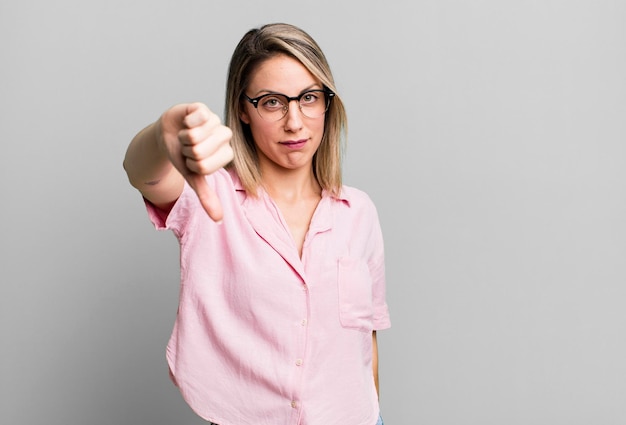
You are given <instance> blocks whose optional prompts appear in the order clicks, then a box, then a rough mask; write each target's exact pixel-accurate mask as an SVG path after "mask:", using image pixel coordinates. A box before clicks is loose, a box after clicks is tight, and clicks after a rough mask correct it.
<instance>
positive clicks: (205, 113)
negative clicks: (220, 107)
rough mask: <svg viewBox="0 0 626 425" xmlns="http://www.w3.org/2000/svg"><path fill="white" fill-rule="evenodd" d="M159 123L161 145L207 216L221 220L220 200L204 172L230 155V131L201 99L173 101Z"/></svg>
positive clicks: (231, 153)
mask: <svg viewBox="0 0 626 425" xmlns="http://www.w3.org/2000/svg"><path fill="white" fill-rule="evenodd" d="M158 125H159V130H160V131H158V133H157V134H159V136H160V137H158V142H159V144H160V146H161V148H163V149H164V150H165V152H166V153H167V155H168V157H169V159H170V161H171V162H172V164H173V165H174V167H175V168H176V169H177V170H178V171H179V172H180V174H181V175H182V176H183V177H184V178H185V180H187V182H188V183H189V186H191V188H192V189H193V190H194V191H195V192H196V194H197V195H198V199H199V200H200V204H201V205H202V207H203V208H204V210H205V211H206V212H207V214H208V215H209V217H211V219H213V220H214V221H216V222H220V221H221V220H222V217H223V215H224V213H223V210H222V204H221V202H220V200H219V198H218V197H217V195H216V194H215V192H213V190H212V189H211V188H210V187H209V185H208V184H207V182H206V180H205V178H204V176H206V175H208V174H211V173H213V172H215V171H217V170H219V169H220V168H222V167H223V166H224V165H226V164H228V163H229V162H230V161H231V160H232V159H233V150H232V148H231V146H230V139H231V137H232V131H231V130H230V128H228V127H226V126H224V125H222V124H221V121H220V118H219V117H218V116H217V115H215V114H214V113H213V112H212V111H211V110H209V108H208V107H207V106H206V105H204V104H202V103H191V104H181V105H176V106H174V107H172V108H170V109H168V110H167V111H166V112H165V113H164V114H163V115H162V116H161V118H160V120H159V123H158Z"/></svg>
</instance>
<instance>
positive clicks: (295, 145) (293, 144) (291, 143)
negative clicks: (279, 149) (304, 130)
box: [280, 139, 307, 149]
mask: <svg viewBox="0 0 626 425" xmlns="http://www.w3.org/2000/svg"><path fill="white" fill-rule="evenodd" d="M306 142H307V139H300V140H285V141H284V142H280V144H281V145H283V146H285V147H287V148H289V149H300V148H302V147H303V146H304V145H305V144H306Z"/></svg>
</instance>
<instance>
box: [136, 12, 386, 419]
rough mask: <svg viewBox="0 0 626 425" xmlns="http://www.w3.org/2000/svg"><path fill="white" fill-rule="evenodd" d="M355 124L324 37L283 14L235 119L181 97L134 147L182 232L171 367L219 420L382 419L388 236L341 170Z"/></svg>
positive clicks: (243, 45) (232, 86)
mask: <svg viewBox="0 0 626 425" xmlns="http://www.w3.org/2000/svg"><path fill="white" fill-rule="evenodd" d="M345 130H346V114H345V110H344V107H343V103H342V101H341V97H340V96H339V94H338V92H337V90H336V87H335V84H334V81H333V77H332V74H331V71H330V68H329V65H328V63H327V61H326V58H325V57H324V54H323V53H322V51H321V49H320V47H319V46H318V45H317V43H316V42H315V41H314V40H313V39H312V38H311V37H310V36H309V35H308V34H307V33H305V32H304V31H302V30H301V29H299V28H297V27H294V26H292V25H287V24H270V25H265V26H263V27H261V28H258V29H253V30H250V31H249V32H247V33H246V34H245V35H244V37H243V38H242V39H241V41H240V42H239V44H238V45H237V47H236V49H235V51H234V53H233V56H232V59H231V63H230V68H229V75H228V82H227V91H226V108H225V123H224V125H223V124H222V123H221V122H220V119H219V118H218V117H217V116H216V115H215V114H214V113H213V112H211V111H210V110H209V109H208V108H207V107H206V106H205V105H203V104H200V103H194V104H180V105H176V106H174V107H172V108H170V109H169V110H167V111H165V112H164V113H163V115H162V116H161V117H160V118H159V119H158V120H157V121H156V122H154V123H153V124H151V125H149V126H148V127H146V128H145V129H143V130H142V131H141V132H139V133H138V134H137V136H135V138H134V139H133V140H132V142H131V143H130V145H129V147H128V150H127V153H126V157H125V159H124V168H125V170H126V172H127V174H128V178H129V180H130V182H131V184H132V185H133V186H134V187H136V188H137V189H138V190H139V191H140V192H141V194H142V195H143V197H144V199H145V203H146V207H147V210H148V214H149V217H150V219H151V221H152V223H153V224H154V225H155V227H156V228H157V229H168V230H171V231H172V232H173V233H174V234H175V235H176V237H177V238H178V240H179V242H180V249H181V256H180V259H181V260H180V261H181V264H180V265H181V291H180V300H179V309H178V314H177V317H176V321H175V324H174V329H173V332H172V335H171V338H170V341H169V343H168V346H167V361H168V364H169V367H170V375H171V377H172V380H173V381H174V383H175V384H176V385H177V386H178V388H179V389H180V391H181V394H182V396H183V398H184V399H185V401H186V402H187V403H188V404H189V406H190V407H191V408H192V409H193V410H194V411H195V412H196V413H197V414H198V415H199V416H200V417H202V418H204V419H205V420H207V421H209V423H214V424H219V425H289V424H293V425H329V424H330V425H333V424H341V425H375V424H382V418H381V417H380V411H379V405H378V355H377V343H376V331H377V330H381V329H385V328H388V327H389V326H390V321H389V313H388V308H387V304H386V301H385V266H384V250H383V238H382V234H381V229H380V224H379V220H378V216H377V212H376V208H375V206H374V204H373V203H372V201H371V200H370V198H369V197H368V196H367V195H366V194H365V193H363V192H362V191H359V190H357V189H355V188H352V187H348V186H345V185H343V184H342V179H341V177H342V176H341V153H342V150H343V148H342V142H343V139H344V136H345Z"/></svg>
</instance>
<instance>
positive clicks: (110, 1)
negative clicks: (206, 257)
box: [0, 0, 626, 425]
mask: <svg viewBox="0 0 626 425" xmlns="http://www.w3.org/2000/svg"><path fill="white" fill-rule="evenodd" d="M273 21H287V22H291V23H294V24H296V25H299V26H301V27H302V28H304V29H305V30H307V31H309V32H310V33H311V34H312V35H313V36H314V37H315V38H316V39H317V40H318V41H319V43H320V44H321V46H322V48H323V49H324V50H325V52H326V53H327V56H328V58H329V60H330V62H331V66H332V68H333V71H334V73H335V76H336V80H337V83H338V86H339V91H340V92H341V94H342V95H343V96H344V98H345V99H346V102H347V107H348V112H349V117H350V119H351V121H350V123H351V126H350V135H349V147H348V156H347V160H346V164H345V166H346V174H345V175H346V183H347V184H350V185H353V186H357V187H359V188H361V189H363V190H365V191H367V192H368V193H369V194H370V195H371V196H372V198H373V199H374V200H375V202H376V204H377V206H378V208H379V213H380V217H381V222H382V226H383V230H384V233H385V241H386V248H387V256H388V261H387V265H388V266H387V267H388V301H389V305H390V308H391V313H392V320H393V328H392V329H390V330H388V331H385V332H381V333H380V336H379V343H380V358H381V365H380V371H381V391H382V394H381V404H382V409H383V415H384V416H385V420H386V422H387V424H388V425H394V424H395V425H403V424H407V425H413V424H427V425H458V424H476V425H492V424H493V425H501V424H508V425H514V424H524V425H527V424H533V425H538V424H546V425H547V424H550V425H554V424H563V425H572V424H581V425H583V424H584V425H586V424H603V425H610V424H622V425H623V424H624V423H626V402H625V401H626V361H625V360H624V359H626V333H625V332H626V312H625V311H624V302H625V299H626V285H625V284H626V267H625V255H626V223H625V213H626V191H625V182H626V167H625V165H626V149H625V141H626V125H625V123H626V119H625V118H626V115H625V113H626V2H623V1H602V0H590V1H577V0H571V1H570V0H562V1H553V0H543V1H496V0H491V1H489V0H484V1H460V0H439V1H420V0H414V1H403V2H393V1H390V2H368V3H365V2H356V1H355V2H348V1H344V2H341V1H327V0H322V1H317V2H298V1H293V0H290V1H273V2H261V1H228V2H226V1H223V2H212V1H200V0H195V1H193V0H182V1H181V0H179V1H163V0H159V1H148V0H141V1H128V0H124V1H122V0H93V1H85V0H80V1H79V0H57V1H44V0H33V1H23V2H22V1H20V2H17V1H9V0H2V3H0V48H1V51H0V54H1V58H2V59H1V61H2V62H1V66H0V130H1V131H0V137H1V139H2V149H1V151H0V173H1V174H0V188H1V198H0V202H2V208H1V209H0V225H1V226H2V236H1V237H0V248H1V249H2V255H1V257H0V282H1V285H0V308H1V309H0V344H1V345H0V423H3V424H25V425H26V424H27V425H30V424H48V425H53V424H59V425H61V424H62V425H67V424H89V425H92V424H93V425H100V424H102V425H104V424H107V425H110V424H120V425H126V424H151V425H155V424H159V425H160V424H177V425H178V424H201V423H203V422H202V421H201V420H200V419H199V418H197V417H196V416H195V415H194V414H193V413H192V412H191V410H190V409H189V408H188V407H187V406H186V405H185V404H184V402H183V401H182V399H181V398H180V396H179V395H178V392H177V390H176V388H175V387H173V386H172V385H171V384H170V382H169V379H168V376H167V369H166V363H165V354H164V353H165V351H164V348H165V344H166V342H167V339H168V337H169V333H170V331H171V327H172V324H173V320H174V315H175V311H176V302H177V295H178V288H177V284H178V248H177V245H176V242H175V239H174V237H173V236H172V235H171V234H169V233H159V232H156V231H154V230H153V229H152V227H151V225H150V224H149V222H148V219H147V217H146V214H145V211H144V208H143V206H142V203H141V199H140V197H139V195H138V193H137V192H136V191H135V190H134V189H133V188H131V187H130V186H129V185H128V183H127V181H126V176H125V174H124V172H123V170H122V166H121V162H122V158H123V155H124V152H125V149H126V146H127V144H128V142H129V140H130V139H131V138H132V136H133V135H134V134H135V133H136V132H137V131H138V130H139V129H140V128H141V127H143V126H144V125H146V124H148V123H149V122H151V121H153V120H154V119H156V118H157V117H158V115H159V114H160V113H161V112H162V111H163V110H164V109H166V108H167V107H169V106H170V105H172V104H174V103H178V102H183V101H196V100H199V101H203V102H206V103H207V104H208V105H209V107H211V108H212V109H214V110H216V111H217V112H219V113H220V114H221V113H222V104H223V92H224V83H225V74H226V67H227V63H228V60H229V57H230V54H231V52H232V50H233V48H234V46H235V44H236V43H237V41H238V40H239V38H240V37H241V36H242V35H243V33H244V32H245V31H246V30H248V29H249V28H251V27H254V26H258V25H260V24H263V23H266V22H273ZM277 425H281V424H277ZM331 425H332V424H331Z"/></svg>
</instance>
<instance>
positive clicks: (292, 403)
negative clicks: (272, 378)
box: [291, 401, 298, 409]
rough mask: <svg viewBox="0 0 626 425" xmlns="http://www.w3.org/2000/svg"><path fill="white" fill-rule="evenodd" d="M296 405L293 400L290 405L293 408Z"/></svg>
mask: <svg viewBox="0 0 626 425" xmlns="http://www.w3.org/2000/svg"><path fill="white" fill-rule="evenodd" d="M296 406H298V403H296V402H295V401H292V402H291V407H293V408H294V409H295V408H296Z"/></svg>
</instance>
